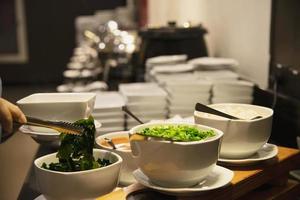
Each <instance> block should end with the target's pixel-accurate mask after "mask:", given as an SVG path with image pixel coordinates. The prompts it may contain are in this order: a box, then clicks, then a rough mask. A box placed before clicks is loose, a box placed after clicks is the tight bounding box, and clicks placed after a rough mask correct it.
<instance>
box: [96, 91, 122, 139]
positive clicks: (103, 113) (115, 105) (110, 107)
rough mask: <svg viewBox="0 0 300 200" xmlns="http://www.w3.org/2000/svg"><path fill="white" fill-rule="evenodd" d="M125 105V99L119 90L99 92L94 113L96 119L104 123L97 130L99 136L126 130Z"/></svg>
mask: <svg viewBox="0 0 300 200" xmlns="http://www.w3.org/2000/svg"><path fill="white" fill-rule="evenodd" d="M124 105H125V100H124V98H123V96H122V95H121V94H120V93H118V92H101V93H97V95H96V101H95V106H94V110H93V113H92V115H93V117H94V119H95V120H97V121H99V122H100V123H101V124H102V126H101V128H100V129H98V130H97V136H98V135H102V134H104V133H109V132H114V131H122V130H124V128H125V126H124V124H125V117H124V113H123V111H122V106H124Z"/></svg>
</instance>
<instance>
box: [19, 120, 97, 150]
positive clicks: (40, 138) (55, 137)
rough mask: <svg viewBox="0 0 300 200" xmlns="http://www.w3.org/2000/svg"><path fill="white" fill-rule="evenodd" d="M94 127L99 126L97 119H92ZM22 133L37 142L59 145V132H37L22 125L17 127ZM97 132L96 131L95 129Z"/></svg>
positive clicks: (30, 127)
mask: <svg viewBox="0 0 300 200" xmlns="http://www.w3.org/2000/svg"><path fill="white" fill-rule="evenodd" d="M94 123H95V127H96V129H99V128H100V127H101V125H102V124H101V123H100V122H98V121H97V120H95V121H94ZM19 131H21V132H22V133H24V134H27V135H29V136H31V137H32V138H33V139H34V140H35V141H36V142H37V143H40V144H45V143H48V144H50V145H51V146H55V147H58V146H59V135H60V133H59V132H39V131H35V129H33V128H32V126H28V125H23V126H21V127H20V128H19ZM96 132H97V131H96Z"/></svg>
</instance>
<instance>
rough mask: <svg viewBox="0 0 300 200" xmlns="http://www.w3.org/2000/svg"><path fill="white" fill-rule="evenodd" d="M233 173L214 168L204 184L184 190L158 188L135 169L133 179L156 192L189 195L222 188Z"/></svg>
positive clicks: (219, 167)
mask: <svg viewBox="0 0 300 200" xmlns="http://www.w3.org/2000/svg"><path fill="white" fill-rule="evenodd" d="M233 175H234V173H233V171H231V170H229V169H226V168H224V167H221V166H218V165H217V166H216V167H215V168H214V170H213V171H212V172H211V174H210V175H209V176H208V177H207V178H206V180H205V181H204V183H200V184H198V185H195V186H192V187H184V188H167V187H163V186H158V185H155V184H154V183H152V182H151V181H150V180H149V178H148V177H147V176H146V175H145V174H144V173H143V172H142V171H141V170H140V169H137V170H135V171H134V172H133V176H134V178H135V179H136V180H137V181H138V182H139V183H140V184H142V185H144V186H146V187H149V188H152V189H155V190H158V191H160V192H163V193H167V194H177V195H189V194H192V193H195V192H205V191H209V190H214V189H217V188H220V187H223V186H225V185H227V184H229V183H230V181H231V180H232V178H233Z"/></svg>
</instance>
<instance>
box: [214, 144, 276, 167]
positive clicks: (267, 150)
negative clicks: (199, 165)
mask: <svg viewBox="0 0 300 200" xmlns="http://www.w3.org/2000/svg"><path fill="white" fill-rule="evenodd" d="M277 154H278V148H277V146H276V145H274V144H269V143H266V144H265V145H264V146H262V147H261V148H260V149H259V150H258V151H257V152H256V153H255V154H254V155H252V156H250V157H249V158H244V159H229V158H219V159H218V162H220V163H224V164H230V165H246V164H254V163H257V162H260V161H265V160H268V159H271V158H274V157H275V156H277Z"/></svg>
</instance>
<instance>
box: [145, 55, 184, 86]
mask: <svg viewBox="0 0 300 200" xmlns="http://www.w3.org/2000/svg"><path fill="white" fill-rule="evenodd" d="M186 60H187V55H184V54H182V55H163V56H157V57H152V58H148V59H147V60H146V73H145V80H146V81H150V79H151V77H150V71H151V70H152V69H153V67H154V66H157V65H160V66H161V65H175V64H180V63H185V62H186Z"/></svg>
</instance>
